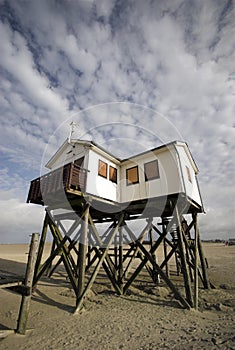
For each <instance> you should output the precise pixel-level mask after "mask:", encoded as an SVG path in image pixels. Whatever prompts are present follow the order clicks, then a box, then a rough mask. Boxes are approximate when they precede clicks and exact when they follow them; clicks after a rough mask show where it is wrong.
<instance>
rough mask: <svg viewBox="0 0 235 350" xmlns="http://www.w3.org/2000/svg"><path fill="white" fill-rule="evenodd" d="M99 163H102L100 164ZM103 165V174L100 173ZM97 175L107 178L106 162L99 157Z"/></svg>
mask: <svg viewBox="0 0 235 350" xmlns="http://www.w3.org/2000/svg"><path fill="white" fill-rule="evenodd" d="M101 163H102V165H101ZM104 165H105V175H103V174H102V173H100V170H101V168H102V166H104ZM98 175H99V176H101V177H103V178H104V179H107V178H108V163H106V162H104V161H103V160H101V159H99V162H98Z"/></svg>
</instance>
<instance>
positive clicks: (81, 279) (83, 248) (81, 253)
mask: <svg viewBox="0 0 235 350" xmlns="http://www.w3.org/2000/svg"><path fill="white" fill-rule="evenodd" d="M88 218H89V205H88V206H87V207H86V209H85V214H84V221H83V224H82V233H81V237H80V239H81V241H80V242H79V248H78V290H77V304H78V300H79V298H81V296H82V293H83V290H84V285H85V272H86V253H87V233H88Z"/></svg>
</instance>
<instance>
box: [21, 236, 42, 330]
mask: <svg viewBox="0 0 235 350" xmlns="http://www.w3.org/2000/svg"><path fill="white" fill-rule="evenodd" d="M38 238H39V234H38V233H33V235H32V239H31V244H30V249H29V256H28V263H27V269H26V274H25V281H24V284H25V287H26V288H27V290H28V295H22V300H21V305H20V311H19V318H18V322H17V329H16V332H17V333H19V334H25V332H26V323H27V320H28V314H29V306H30V301H31V295H32V285H33V275H34V269H35V264H36V258H37V250H38Z"/></svg>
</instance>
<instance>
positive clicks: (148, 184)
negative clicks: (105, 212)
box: [52, 144, 202, 205]
mask: <svg viewBox="0 0 235 350" xmlns="http://www.w3.org/2000/svg"><path fill="white" fill-rule="evenodd" d="M81 157H85V160H84V168H85V169H87V170H88V173H87V187H86V192H87V193H90V194H92V195H95V196H99V197H102V198H105V199H110V200H113V201H117V202H121V203H124V202H131V201H134V200H139V199H145V198H153V197H159V196H164V195H168V194H175V193H180V192H185V193H186V194H187V195H188V196H189V197H190V198H191V199H193V200H194V201H195V202H196V203H198V204H199V205H202V202H201V197H200V192H199V188H198V183H197V180H196V174H195V170H194V168H193V164H192V163H191V161H190V159H189V157H188V155H187V153H186V151H185V148H184V146H183V144H182V145H181V144H176V145H174V144H173V145H170V146H169V147H168V148H161V149H158V150H155V151H150V152H146V153H145V154H143V155H139V156H136V157H133V158H132V159H131V161H130V160H126V161H124V162H122V163H121V166H119V165H117V164H116V163H114V162H112V161H111V160H110V158H109V156H107V157H105V154H103V153H102V154H99V150H98V149H97V150H96V149H95V148H92V149H91V148H88V147H87V146H84V145H81V144H75V145H74V147H73V146H72V145H70V144H68V145H66V146H65V149H64V151H63V154H61V155H60V156H59V157H58V158H57V159H56V160H55V162H54V164H53V167H52V170H54V169H57V168H59V167H60V166H63V165H65V164H68V163H70V162H72V161H74V160H76V159H78V158H81ZM155 159H157V160H158V165H159V172H160V178H159V179H154V180H150V181H145V177H144V164H145V163H147V162H150V161H152V160H155ZM99 160H102V161H104V162H106V163H107V164H108V169H109V166H110V165H112V166H113V167H114V168H116V169H117V170H118V171H117V184H115V183H113V182H112V181H110V180H109V178H108V177H107V179H106V178H103V177H102V176H99V175H98V164H99ZM135 165H138V170H139V183H137V184H133V185H129V186H128V185H127V183H126V169H128V168H131V167H133V166H135ZM186 166H187V167H188V168H189V169H190V174H191V179H192V183H191V182H190V181H189V180H188V175H187V170H186ZM108 175H109V171H108Z"/></svg>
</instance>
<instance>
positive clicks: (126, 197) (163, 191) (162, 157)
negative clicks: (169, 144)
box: [120, 148, 182, 202]
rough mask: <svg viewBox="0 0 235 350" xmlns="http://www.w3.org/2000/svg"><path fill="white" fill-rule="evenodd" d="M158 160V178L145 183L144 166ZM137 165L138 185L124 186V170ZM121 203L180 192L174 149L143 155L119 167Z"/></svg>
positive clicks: (180, 186)
mask: <svg viewBox="0 0 235 350" xmlns="http://www.w3.org/2000/svg"><path fill="white" fill-rule="evenodd" d="M155 159H157V160H158V165H159V173H160V177H159V178H158V179H154V180H150V181H145V177H144V164H145V163H147V162H150V161H152V160H155ZM135 165H138V170H139V183H137V184H133V185H128V186H127V185H126V169H128V168H131V167H133V166H135ZM120 178H121V184H122V189H121V202H129V201H131V200H138V199H144V198H151V197H158V196H164V195H168V194H173V193H179V192H181V191H182V184H181V181H180V175H179V171H178V164H177V160H176V154H175V150H174V148H172V149H171V150H170V149H164V150H162V149H161V150H160V151H154V152H149V153H145V154H144V155H142V156H137V157H135V158H132V162H130V161H126V162H124V163H123V164H122V167H121V175H120Z"/></svg>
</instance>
